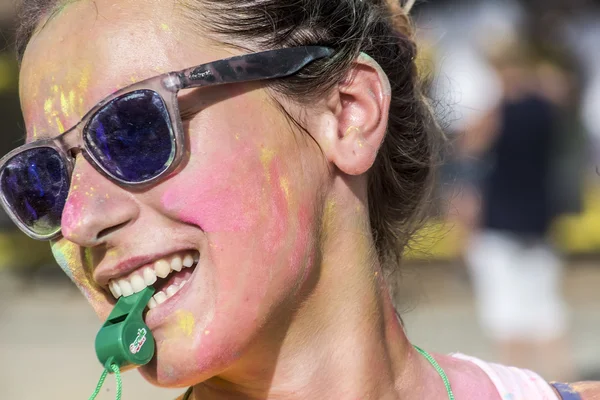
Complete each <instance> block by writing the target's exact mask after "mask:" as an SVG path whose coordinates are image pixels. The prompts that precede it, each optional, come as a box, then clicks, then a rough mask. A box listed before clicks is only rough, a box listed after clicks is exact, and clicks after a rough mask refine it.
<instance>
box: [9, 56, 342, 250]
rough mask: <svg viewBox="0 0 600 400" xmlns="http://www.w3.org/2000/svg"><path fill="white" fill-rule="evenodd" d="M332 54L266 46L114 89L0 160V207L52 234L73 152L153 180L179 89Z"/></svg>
mask: <svg viewBox="0 0 600 400" xmlns="http://www.w3.org/2000/svg"><path fill="white" fill-rule="evenodd" d="M332 54H333V50H332V49H330V48H327V47H320V46H307V47H294V48H287V49H278V50H271V51H266V52H261V53H254V54H247V55H243V56H238V57H233V58H228V59H225V60H219V61H214V62H211V63H208V64H203V65H200V66H197V67H193V68H189V69H185V70H183V71H178V72H171V73H167V74H164V75H160V76H156V77H154V78H150V79H147V80H144V81H142V82H138V83H136V84H134V85H131V86H128V87H126V88H124V89H121V90H119V91H118V92H116V93H113V94H112V95H110V96H108V97H107V98H105V99H104V100H102V101H101V102H100V103H98V104H97V105H96V106H95V107H94V108H93V109H92V110H91V111H89V112H88V113H87V114H86V116H85V117H84V118H83V119H82V120H81V121H80V122H79V123H77V125H75V126H74V127H73V128H71V129H69V130H68V131H66V132H65V133H63V134H61V135H60V136H58V137H56V138H53V139H45V140H39V141H36V142H33V143H30V144H26V145H24V146H21V147H19V148H17V149H15V150H13V151H12V152H10V153H9V154H7V155H6V156H5V157H3V158H2V159H1V160H0V198H1V200H2V205H3V207H4V209H5V210H6V212H7V214H8V215H9V216H10V218H11V219H12V220H13V221H14V222H15V223H16V224H17V226H18V227H19V228H20V229H21V230H22V231H23V232H25V233H26V234H27V235H28V236H30V237H32V238H33V239H37V240H51V239H54V238H56V237H59V236H60V234H61V218H62V213H63V209H64V207H65V204H66V201H67V197H68V195H69V189H70V186H71V175H72V173H73V168H74V166H75V158H74V156H73V154H74V150H79V151H80V152H81V153H82V155H83V156H84V157H85V159H86V160H87V161H88V162H89V163H90V164H91V165H92V166H93V167H94V168H95V169H96V170H97V171H98V172H100V173H101V174H103V175H104V176H106V177H107V178H108V179H110V180H111V181H113V182H115V183H116V184H118V185H119V186H121V187H125V188H134V187H135V188H138V187H144V186H146V185H151V184H154V183H156V182H157V181H158V180H160V179H161V178H163V177H165V176H167V175H168V174H169V173H170V172H172V171H173V170H174V169H175V168H176V167H177V165H178V164H179V163H180V162H181V160H182V158H183V155H184V154H185V148H184V146H185V139H184V131H183V128H182V121H181V116H180V113H179V105H178V101H177V94H178V92H179V91H180V90H183V89H191V88H200V87H206V86H215V85H223V84H229V83H241V82H252V81H262V80H268V79H276V78H284V77H287V76H291V75H294V74H296V73H298V72H299V71H300V70H301V69H302V68H304V67H305V66H307V65H308V64H310V63H312V62H313V61H315V60H318V59H322V58H326V57H329V56H331V55H332Z"/></svg>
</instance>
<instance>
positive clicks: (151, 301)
mask: <svg viewBox="0 0 600 400" xmlns="http://www.w3.org/2000/svg"><path fill="white" fill-rule="evenodd" d="M155 307H158V303H157V302H156V300H154V297H152V298H151V299H150V301H149V302H148V308H149V309H151V310H152V309H153V308H155Z"/></svg>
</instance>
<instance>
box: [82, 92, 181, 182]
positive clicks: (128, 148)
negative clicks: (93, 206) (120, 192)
mask: <svg viewBox="0 0 600 400" xmlns="http://www.w3.org/2000/svg"><path fill="white" fill-rule="evenodd" d="M84 139H85V141H86V146H87V148H88V151H89V152H90V153H91V154H92V156H93V157H94V158H95V159H96V160H97V161H98V163H99V164H101V165H102V166H103V167H104V168H105V169H106V170H107V171H108V172H109V173H110V174H111V175H113V176H114V177H116V178H119V179H122V180H124V181H126V182H129V183H140V182H144V181H147V180H149V179H152V178H155V177H156V176H158V175H159V174H160V173H162V172H164V171H165V170H166V169H167V168H168V167H169V165H170V163H171V161H172V159H173V157H174V155H175V140H174V134H173V128H172V125H171V120H170V118H169V113H168V111H167V106H166V104H165V102H164V100H163V99H162V97H161V96H160V95H159V94H158V93H156V92H154V91H152V90H138V91H135V92H131V93H128V94H126V95H124V96H121V97H118V98H116V99H114V100H112V101H111V102H110V103H108V104H107V105H106V106H105V107H103V108H102V109H101V110H100V111H98V112H97V113H96V114H95V115H94V117H93V118H92V120H91V121H90V123H89V124H88V126H87V127H86V129H85V135H84Z"/></svg>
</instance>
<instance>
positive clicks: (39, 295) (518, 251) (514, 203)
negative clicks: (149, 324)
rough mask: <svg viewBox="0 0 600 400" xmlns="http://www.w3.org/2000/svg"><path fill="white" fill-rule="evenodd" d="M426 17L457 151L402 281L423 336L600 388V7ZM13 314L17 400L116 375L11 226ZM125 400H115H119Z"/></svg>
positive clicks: (443, 114)
mask: <svg viewBox="0 0 600 400" xmlns="http://www.w3.org/2000/svg"><path fill="white" fill-rule="evenodd" d="M414 10H415V11H414V17H415V18H416V21H417V27H418V40H419V42H420V45H421V56H420V59H419V67H420V68H421V72H422V76H423V79H424V80H425V81H426V83H427V89H428V92H429V93H428V94H429V95H430V97H431V98H432V99H434V108H435V110H436V112H437V113H438V115H439V120H440V124H441V125H442V127H443V129H444V131H445V132H446V135H447V138H448V139H447V146H446V148H447V150H446V151H445V154H444V161H443V163H442V165H441V168H440V174H439V176H438V184H437V192H436V196H435V199H436V200H435V204H434V207H433V208H434V209H435V210H436V212H435V214H434V215H433V216H432V218H431V219H430V220H429V221H428V222H427V224H426V226H425V227H424V228H423V229H422V230H421V231H420V232H419V234H418V235H417V236H416V238H415V240H414V242H413V243H412V245H411V248H410V249H409V250H408V251H407V261H406V265H405V267H404V269H403V273H402V276H401V277H399V287H400V290H399V291H398V295H397V301H398V302H399V303H400V304H401V306H402V311H403V318H404V321H405V325H406V329H407V332H408V334H409V336H410V338H411V339H412V340H413V342H415V343H417V344H419V345H420V346H422V347H425V348H426V349H428V350H431V351H436V352H442V353H451V352H461V353H466V354H470V355H473V356H476V357H480V358H484V359H487V360H492V361H494V360H496V361H501V362H509V363H512V364H514V365H517V366H521V367H529V368H535V369H536V370H537V371H539V372H541V373H542V374H543V375H544V377H545V378H547V379H549V380H552V379H557V380H564V379H577V380H582V379H598V380H600V347H599V346H598V340H597V337H598V334H599V333H600V310H599V307H598V306H599V305H600V289H599V288H600V176H599V174H598V172H597V168H596V166H597V165H598V164H600V68H599V67H598V65H599V64H600V1H599V0H520V1H517V0H514V1H513V0H510V1H509V0H463V1H457V0H429V1H428V2H419V1H418V2H417V6H416V7H415V9H414ZM14 29H15V26H14V5H13V4H12V2H11V1H9V0H0V33H1V34H0V121H2V127H3V132H2V135H1V136H0V153H2V154H5V153H7V152H8V151H9V150H11V149H12V148H14V147H16V146H18V145H20V144H21V143H22V142H23V137H24V132H23V122H22V119H21V114H20V110H19V100H18V84H17V80H18V66H17V64H16V62H15V56H14V50H13V46H12V45H13V32H14ZM532 132H536V134H533V133H532ZM515 174H517V176H515ZM523 221H526V223H524V222H523ZM500 244H502V245H503V246H505V247H501V246H500ZM499 246H500V247H499ZM506 246H508V247H506ZM510 246H512V247H510ZM498 249H513V250H514V252H513V253H514V254H513V255H514V256H513V257H512V258H510V259H508V258H507V259H503V256H504V255H506V254H509V253H511V251H513V250H510V251H509V250H502V251H500V252H498V253H494V251H498ZM536 252H537V253H536ZM534 253H535V254H534ZM481 254H483V255H484V256H483V257H481V256H480V255H481ZM494 254H497V255H498V256H495V255H494ZM511 254H512V253H511ZM544 255H545V257H546V258H544ZM550 255H552V256H550ZM502 260H503V261H502ZM496 261H497V262H496ZM500 261H502V262H500ZM494 271H495V272H494ZM488 272H489V274H488ZM493 274H496V275H493ZM482 276H483V277H482ZM490 276H492V277H496V278H492V282H491V283H490ZM523 282H524V283H523ZM521 283H523V284H521ZM525 283H526V284H529V285H531V286H530V287H529V288H527V287H526V286H525ZM486 285H487V286H486ZM490 285H491V286H490ZM519 285H520V287H521V289H517V288H516V287H517V286H519ZM513 288H514V290H513ZM523 288H525V289H524V290H523ZM546 289H547V292H545V291H544V290H546ZM518 290H523V291H525V292H528V293H529V295H530V297H531V298H530V300H527V299H521V298H520V297H519V296H518V295H517V291H518ZM490 293H491V294H492V295H490ZM503 296H504V297H503ZM511 301H512V302H513V303H514V302H517V304H518V305H519V306H520V308H521V311H522V312H521V313H517V314H519V315H518V316H516V317H515V316H514V315H512V314H511V312H512V311H511V308H510V307H509V306H508V304H509V303H510V302H511ZM0 302H1V303H2V304H3V305H4V307H1V308H0V360H2V361H3V362H2V364H1V366H0V388H2V389H0V398H2V399H16V398H18V399H22V400H27V399H31V400H33V399H37V398H42V397H43V398H51V399H55V398H56V399H59V398H60V399H82V398H87V397H88V396H89V394H90V393H91V392H92V391H93V389H94V387H95V384H96V382H97V379H98V377H99V375H100V373H101V368H100V366H99V365H98V363H97V361H96V359H95V355H94V350H93V341H94V337H95V334H96V332H97V329H98V328H99V327H100V321H98V320H97V319H96V317H95V315H94V314H93V312H92V310H91V308H89V307H88V306H87V304H86V303H85V300H84V298H83V296H80V295H79V294H78V292H77V291H76V289H75V288H74V287H72V286H71V284H70V281H68V279H67V278H66V277H65V276H63V275H62V272H61V271H60V269H59V268H58V267H57V266H56V265H55V263H54V260H53V258H52V256H51V254H50V251H49V247H48V245H47V244H46V243H38V242H34V241H32V240H29V239H28V238H26V237H24V236H23V235H22V234H21V233H19V232H18V231H17V230H16V228H14V227H13V225H12V224H11V223H10V221H9V220H8V218H7V217H6V216H5V215H4V214H1V215H0ZM523 310H524V313H523ZM527 311H531V313H532V314H534V316H539V315H541V314H543V313H545V314H544V315H545V319H544V318H538V320H539V323H538V322H536V326H535V327H533V328H531V329H530V331H532V332H533V331H536V332H537V333H538V334H537V335H534V336H532V337H529V336H527V335H522V334H521V335H518V334H514V332H513V334H512V335H511V332H507V331H502V330H501V329H499V328H498V326H497V325H498V320H500V322H502V321H503V320H502V318H505V319H504V321H509V322H507V323H506V325H510V321H513V322H514V319H515V318H517V317H519V316H520V317H523V315H525V316H527V314H526V312H527ZM511 318H512V319H511ZM523 318H524V317H523ZM517 319H518V318H517ZM527 319H528V320H536V319H535V318H533V317H532V318H527ZM536 321H537V320H536ZM495 324H496V325H495ZM500 325H501V326H502V325H503V324H500ZM517 325H518V324H517ZM540 327H541V328H540ZM31 376H35V377H36V385H35V387H32V385H31V384H30V383H29V382H30V378H31ZM109 380H110V379H109ZM111 385H112V383H111V384H109V385H108V387H107V389H105V390H104V391H103V393H102V395H101V396H100V398H103V399H104V398H105V399H110V398H114V391H113V386H111ZM124 388H125V393H126V394H125V397H126V398H139V397H141V396H145V398H146V399H147V400H153V399H157V400H158V399H164V398H172V397H174V395H175V394H177V393H178V391H166V390H161V389H156V388H152V387H150V386H149V385H148V384H146V383H144V382H142V380H141V378H140V377H139V376H138V375H137V374H136V373H134V372H132V373H128V374H126V376H125V379H124Z"/></svg>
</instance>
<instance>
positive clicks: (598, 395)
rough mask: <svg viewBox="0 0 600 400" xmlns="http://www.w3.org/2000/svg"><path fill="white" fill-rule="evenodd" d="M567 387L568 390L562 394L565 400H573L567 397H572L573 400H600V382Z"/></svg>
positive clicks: (581, 383)
mask: <svg viewBox="0 0 600 400" xmlns="http://www.w3.org/2000/svg"><path fill="white" fill-rule="evenodd" d="M565 386H567V388H568V389H566V390H565V393H564V394H562V396H563V399H564V400H571V398H569V397H565V394H566V395H572V396H573V397H572V399H573V400H579V399H581V400H600V382H577V383H571V384H568V385H565Z"/></svg>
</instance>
